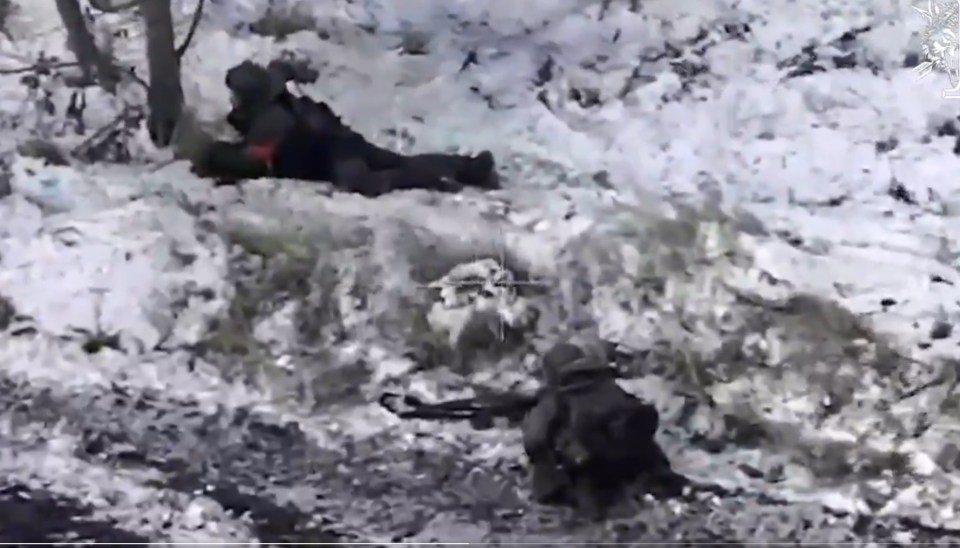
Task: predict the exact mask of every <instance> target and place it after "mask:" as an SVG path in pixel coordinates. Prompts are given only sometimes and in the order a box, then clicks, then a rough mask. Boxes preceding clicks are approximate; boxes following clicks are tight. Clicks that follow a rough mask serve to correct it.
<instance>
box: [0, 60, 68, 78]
mask: <svg viewBox="0 0 960 548" xmlns="http://www.w3.org/2000/svg"><path fill="white" fill-rule="evenodd" d="M79 65H80V63H79V62H77V61H60V62H57V63H44V64H40V63H36V64H33V65H30V66H29V67H20V68H15V69H2V70H0V75H3V74H23V73H24V72H36V71H38V70H42V69H58V68H66V67H76V66H79Z"/></svg>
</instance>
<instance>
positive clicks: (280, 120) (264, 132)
mask: <svg viewBox="0 0 960 548" xmlns="http://www.w3.org/2000/svg"><path fill="white" fill-rule="evenodd" d="M296 124H297V121H296V120H295V119H294V117H293V113H292V112H291V111H290V110H289V109H288V108H286V107H285V106H284V105H282V104H280V103H271V104H269V105H266V106H265V107H263V109H262V110H261V111H260V112H258V113H257V114H256V116H252V117H251V119H250V121H249V128H248V130H247V132H246V133H245V143H246V153H247V155H249V156H250V157H252V158H255V159H257V160H259V161H261V162H264V163H265V164H266V165H271V164H273V161H274V160H275V157H276V153H277V148H278V147H279V146H280V143H281V142H283V140H284V139H286V138H287V137H289V136H290V135H291V134H292V133H293V131H294V129H295V127H296Z"/></svg>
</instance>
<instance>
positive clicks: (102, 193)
mask: <svg viewBox="0 0 960 548" xmlns="http://www.w3.org/2000/svg"><path fill="white" fill-rule="evenodd" d="M400 5H401V3H397V2H366V3H363V4H360V3H354V2H343V1H340V0H337V1H324V2H304V3H302V4H301V5H300V6H299V8H298V9H301V10H307V11H312V12H314V13H315V19H316V27H317V32H301V33H297V34H294V35H291V36H289V37H288V38H287V39H286V40H285V41H283V42H281V43H276V42H275V41H273V40H272V39H268V38H264V37H258V36H249V35H244V33H238V32H233V31H231V32H228V29H229V28H230V27H231V24H230V23H231V21H236V20H252V19H254V18H256V17H257V16H258V15H259V14H260V13H259V11H258V10H262V9H263V6H260V7H257V6H253V5H251V6H246V7H244V9H238V8H237V7H236V6H235V5H234V4H233V3H230V4H228V3H226V2H211V7H210V12H209V15H210V17H208V20H207V21H206V22H205V24H204V26H203V28H202V31H201V32H200V33H199V35H198V36H197V38H196V39H195V42H194V45H193V47H192V48H191V50H190V52H189V53H188V54H187V56H186V58H185V60H184V70H183V77H184V88H185V92H186V95H187V100H188V103H189V104H190V105H191V107H192V108H193V109H195V110H196V112H197V114H198V117H199V118H200V119H201V120H202V121H203V122H206V123H208V124H210V125H211V126H212V127H222V124H220V126H218V124H219V122H218V120H219V118H221V117H222V116H223V115H224V114H225V112H226V109H227V108H228V105H229V101H228V96H227V91H226V89H225V88H224V87H223V86H222V84H221V83H222V78H223V73H224V71H225V69H226V68H227V67H229V66H230V65H232V64H234V63H236V62H239V61H241V60H243V59H246V58H252V59H255V60H260V61H266V60H269V59H270V58H272V57H273V56H274V55H276V54H277V53H278V52H279V51H281V50H283V49H289V50H294V51H296V52H298V53H299V54H300V55H303V56H306V57H309V58H310V59H311V60H312V61H313V63H314V65H315V66H316V67H317V68H318V69H320V72H321V77H320V79H319V81H318V82H317V83H316V84H315V85H312V86H307V87H305V88H304V91H305V92H307V93H310V94H311V95H313V96H315V97H317V98H318V99H323V100H327V101H329V102H331V104H332V105H333V106H334V108H335V109H337V110H338V111H339V112H341V113H342V115H343V116H344V118H345V120H347V121H348V122H349V123H350V124H351V125H353V126H354V127H356V128H357V129H359V130H361V131H363V132H364V133H365V134H367V135H369V136H371V138H372V139H373V140H375V141H377V142H379V143H380V144H383V145H388V146H392V147H394V148H397V149H400V150H404V151H429V150H437V149H441V150H443V149H454V148H460V149H461V150H469V151H478V150H480V149H484V148H486V149H490V150H492V151H493V152H494V153H495V154H496V156H497V158H498V161H499V163H500V165H501V166H502V168H503V172H504V174H505V179H506V182H505V188H504V189H503V190H502V191H497V192H494V193H490V194H488V195H479V194H475V193H466V194H464V195H462V196H448V195H443V196H437V195H430V194H429V193H426V192H421V191H415V192H408V193H400V194H394V195H390V196H385V197H382V198H379V199H376V200H369V199H366V198H362V197H358V196H349V195H341V194H335V193H332V192H331V191H330V189H329V188H327V187H326V186H325V185H316V184H305V183H298V182H290V181H283V182H280V181H259V182H256V183H250V184H248V185H246V187H245V188H244V189H243V190H240V191H238V190H236V189H213V188H211V187H210V185H209V184H208V183H207V182H204V181H201V180H197V179H196V178H195V177H193V176H192V175H190V174H189V171H188V169H187V166H185V165H183V164H182V163H174V164H171V165H167V166H166V167H163V168H161V169H157V170H154V169H152V168H149V167H148V168H144V167H136V166H108V165H97V166H85V167H71V168H51V167H44V166H42V165H40V164H39V163H38V162H37V161H35V160H32V159H29V158H21V157H14V158H13V160H12V165H11V171H12V187H13V189H14V192H13V194H12V195H10V196H8V197H6V198H3V199H2V200H0V210H2V212H0V215H2V219H3V222H2V224H0V295H3V296H4V297H6V298H7V299H9V301H10V302H11V303H12V305H13V307H14V308H15V309H16V311H17V313H18V314H19V315H20V316H21V317H16V318H14V319H13V321H12V322H11V323H10V325H9V326H8V328H7V330H6V333H5V334H3V335H2V336H0V341H2V343H0V354H2V358H0V363H2V364H3V369H2V382H3V383H4V386H5V388H4V390H3V391H2V392H3V394H4V395H3V396H2V397H0V402H2V409H3V410H4V412H3V413H0V416H3V417H5V419H4V421H3V430H2V431H3V438H4V442H3V443H4V445H3V451H4V453H3V458H0V470H2V471H3V472H2V473H3V474H4V476H5V477H6V478H7V481H8V483H11V484H13V483H15V484H17V485H20V486H22V489H27V490H34V491H38V492H39V491H40V490H42V491H45V492H47V493H54V494H56V495H58V496H61V497H64V498H65V499H71V500H74V501H76V502H75V505H76V506H78V507H79V506H80V505H82V504H85V505H89V506H91V507H92V508H93V510H85V511H92V513H93V516H94V517H98V518H100V519H101V521H103V522H115V525H116V527H117V528H119V529H123V530H124V531H127V532H129V533H132V534H137V535H143V537H144V538H150V539H159V540H170V541H193V540H209V541H228V540H248V539H252V538H260V539H273V540H278V539H283V538H286V539H293V540H298V539H304V538H314V539H315V538H320V535H323V534H327V533H324V531H335V532H337V534H341V535H347V537H348V538H359V539H363V540H373V541H387V540H391V539H393V540H398V541H399V540H402V541H409V542H417V541H429V540H442V541H506V540H513V541H527V542H536V541H541V540H542V541H545V542H556V541H559V540H590V541H596V540H597V539H607V540H620V541H641V540H647V541H654V540H664V536H665V535H669V538H672V539H676V540H681V539H682V540H727V541H756V540H759V539H762V540H771V541H775V540H804V541H810V542H839V541H864V542H865V541H869V540H872V541H876V542H881V541H897V542H910V541H911V540H922V539H927V538H932V537H931V535H935V534H937V533H935V532H933V531H934V530H945V531H951V530H958V529H960V521H958V520H960V518H957V516H956V512H957V511H960V479H958V478H960V476H958V475H957V468H958V467H960V460H958V459H960V450H958V449H957V447H958V446H957V444H956V443H955V442H953V441H952V433H954V432H956V431H957V430H958V428H960V406H958V405H957V403H958V400H957V395H956V393H955V390H954V388H955V384H956V382H955V381H956V379H957V373H956V372H955V369H954V364H955V363H956V362H955V359H956V358H957V357H958V356H957V354H958V350H957V346H958V344H957V340H956V338H955V336H953V335H954V333H952V332H951V331H950V330H949V329H946V328H945V327H943V326H944V325H952V322H954V321H955V320H956V316H957V311H956V306H957V303H958V302H960V295H958V290H957V289H956V287H957V283H960V276H958V270H957V268H958V265H957V260H958V257H960V241H958V237H957V236H956V234H958V233H960V220H958V218H957V215H958V214H960V186H958V185H956V184H954V178H953V177H951V175H953V174H954V173H955V172H957V170H958V168H960V159H958V156H957V155H955V154H954V152H953V149H954V145H955V142H956V136H955V134H956V133H957V129H958V128H957V127H956V126H953V130H952V132H951V129H950V128H949V127H947V125H948V124H950V123H956V116H957V114H958V112H957V110H958V104H957V103H952V102H950V101H946V100H942V99H940V90H941V89H942V88H943V87H944V86H945V85H946V83H947V82H946V78H945V77H937V78H935V77H928V78H927V79H924V80H918V78H917V76H916V74H915V73H914V72H913V71H912V70H911V69H910V68H909V67H906V66H904V64H905V60H906V58H907V57H908V54H909V53H911V52H912V53H916V52H917V51H918V50H919V48H918V44H917V42H916V40H917V33H918V32H919V31H920V29H921V25H922V19H921V18H920V17H919V15H917V14H916V13H915V12H913V10H911V9H910V6H909V5H907V4H906V3H897V2H891V3H888V4H876V3H873V4H871V3H864V2H849V3H843V2H839V3H838V2H836V1H833V2H829V3H828V2H822V3H818V2H811V1H808V2H802V3H795V2H787V1H781V0H778V1H770V0H767V1H763V2H761V1H752V0H750V1H748V0H743V1H737V2H734V1H730V0H717V1H713V2H708V1H700V2H697V6H696V7H697V9H696V10H692V9H689V8H688V7H687V6H686V5H685V4H684V3H682V2H675V1H669V0H646V1H644V2H641V3H640V7H639V11H638V12H636V13H634V12H631V11H629V3H628V2H622V1H616V2H611V3H610V5H609V6H608V7H606V8H605V7H604V6H603V5H602V4H601V3H599V2H586V1H582V0H581V1H570V0H551V1H550V2H542V3H541V2H537V1H534V0H528V1H526V2H506V1H504V0H493V1H489V2H466V1H450V2H436V1H435V0H405V1H404V2H403V3H402V9H400V8H398V6H400ZM192 8H193V5H192V3H189V2H185V3H184V5H183V6H182V11H183V13H184V17H188V15H189V12H190V11H191V10H192ZM247 8H249V9H247ZM604 10H605V11H604ZM601 12H604V13H603V15H602V16H601ZM304 13H305V12H304ZM117 24H119V23H117ZM10 27H11V33H12V34H13V35H14V38H17V40H15V41H14V42H12V43H11V42H4V43H3V44H2V48H0V53H2V57H4V58H10V59H12V61H10V64H11V66H21V65H22V64H29V63H30V62H31V60H32V59H34V58H35V57H36V55H37V54H38V53H39V52H40V51H44V52H46V53H47V54H53V53H55V52H59V51H62V49H63V47H62V46H63V36H62V34H61V33H60V32H59V31H57V28H58V24H57V19H56V13H55V10H54V7H53V6H52V3H50V2H30V3H24V5H23V6H22V7H21V11H20V13H19V14H18V15H17V16H16V18H15V20H13V21H12V22H11V23H10ZM864 27H869V28H870V30H867V31H863V32H860V30H859V29H862V28H864ZM27 29H29V32H27ZM42 29H50V30H49V31H48V32H41V30H42ZM132 29H133V30H132V32H131V33H130V36H131V37H130V38H127V39H118V40H117V42H116V43H115V50H116V51H117V52H118V55H119V56H120V57H121V58H123V59H134V60H136V59H142V47H141V44H140V40H138V38H139V35H138V32H136V28H135V26H134V27H132ZM182 32H183V31H181V34H182ZM847 32H851V33H852V34H851V35H850V36H849V37H844V34H845V33H847ZM412 37H420V38H421V39H424V40H425V41H426V45H425V48H424V49H425V53H424V54H421V55H401V54H400V53H399V45H401V44H402V43H409V42H410V41H411V40H413V39H414V38H412ZM424 37H425V38H424ZM806 46H813V48H812V50H806V52H805V47H806ZM811 51H812V52H813V53H811ZM471 52H473V56H474V57H475V59H474V60H475V62H474V63H470V64H469V66H467V67H465V68H464V69H463V70H462V71H461V67H462V66H463V65H464V64H465V63H464V62H465V60H466V59H467V58H468V57H469V56H471ZM141 64H142V63H141ZM811 64H817V65H819V66H820V67H822V68H823V69H825V70H820V71H818V70H806V72H809V73H810V74H796V72H797V71H801V72H802V71H804V69H810V66H811ZM847 66H849V67H850V68H844V67H847ZM0 78H6V79H7V80H3V81H2V83H0V101H2V102H3V104H4V111H5V112H18V111H19V109H20V108H21V107H22V106H23V105H24V104H25V94H26V90H24V89H23V88H22V87H21V86H19V85H18V84H17V78H18V76H2V77H0ZM64 93H66V92H64V91H57V92H56V94H55V97H54V99H55V102H57V101H59V104H63V102H64V101H65V100H66V96H65V95H63V94H64ZM115 102H116V101H115V100H109V99H107V98H104V97H99V96H97V94H96V93H95V92H91V93H90V94H89V97H88V103H89V104H90V107H89V109H88V111H89V112H88V114H89V120H88V122H89V124H90V126H91V127H97V126H98V124H102V123H105V122H107V121H108V120H110V119H111V118H112V117H113V116H114V113H115V112H116V111H117V108H118V105H117V104H112V103H115ZM584 105H586V106H584ZM48 125H49V124H48ZM43 127H47V126H43ZM951 133H952V134H951ZM22 137H23V133H22V131H21V132H9V133H8V135H7V141H9V142H8V143H6V144H5V147H6V148H5V150H10V149H12V148H13V145H14V144H15V140H16V139H18V138H22ZM64 139H67V140H69V139H75V138H73V137H69V138H64ZM140 141H143V142H144V143H145V142H146V139H145V138H143V137H142V136H141V137H140ZM141 149H142V150H140V151H139V152H138V154H140V155H141V156H143V157H151V158H162V156H163V153H161V152H156V151H150V149H149V146H147V145H145V144H144V145H143V146H142V147H141ZM888 149H889V150H888ZM892 186H894V187H897V186H899V187H900V188H901V189H902V192H900V195H908V196H909V197H910V199H908V200H903V199H900V200H898V199H895V198H894V197H893V196H891V192H890V189H891V187H892ZM908 202H910V203H908ZM501 253H502V254H503V255H504V256H505V257H506V258H507V262H508V265H509V266H510V267H511V268H513V269H514V270H516V271H518V272H523V273H525V274H527V275H529V276H531V277H533V278H535V279H536V280H538V281H537V283H538V284H542V285H540V286H538V287H534V288H533V289H531V290H528V291H526V292H522V293H524V295H523V298H524V299H525V300H524V301H523V302H526V303H528V304H529V305H530V306H533V307H536V308H537V309H538V310H539V311H540V324H539V326H538V327H537V329H536V331H535V332H533V333H527V339H526V342H525V343H522V344H520V345H519V347H517V348H510V349H507V350H505V351H504V355H502V356H500V358H501V359H499V360H497V359H496V358H497V357H496V356H494V357H491V356H481V357H479V358H476V359H469V356H468V357H465V355H466V354H468V353H467V352H465V351H464V352H456V351H450V349H448V348H447V349H445V347H446V346H447V344H446V341H447V340H448V338H447V337H448V334H447V333H445V332H442V331H440V332H438V331H437V325H436V324H437V321H439V320H437V318H438V317H442V316H443V314H437V313H434V314H428V313H427V312H428V311H429V310H431V307H434V304H433V301H432V300H431V299H432V298H433V294H432V292H431V291H430V290H429V288H428V287H427V285H428V284H429V283H430V282H432V281H434V280H436V279H438V278H440V277H441V276H442V275H443V274H445V273H447V271H449V270H450V269H451V268H452V267H453V266H455V265H456V264H459V263H463V262H465V261H468V260H470V259H471V257H473V256H484V257H498V256H500V254H501ZM545 287H548V288H550V289H549V290H547V289H544V288H545ZM583 295H587V296H588V297H589V298H588V299H587V300H586V302H583V299H581V297H582V296H583ZM433 310H437V309H436V308H435V307H434V308H433ZM583 318H589V319H590V320H592V321H593V322H595V323H596V324H597V329H598V331H599V335H600V336H601V337H602V338H603V339H605V340H607V341H612V342H615V343H618V345H619V350H620V354H621V356H622V357H623V361H624V362H625V363H623V364H621V365H622V366H624V367H625V368H627V369H629V370H630V371H631V372H632V373H633V377H634V378H633V379H631V380H629V381H627V382H626V383H625V385H626V386H628V387H629V388H630V389H631V390H635V391H636V392H638V393H640V394H643V395H644V396H646V397H647V398H649V399H651V400H652V401H654V402H656V403H657V405H658V408H659V409H660V411H661V414H662V416H663V421H662V422H663V424H664V429H663V433H662V440H663V443H664V445H665V446H666V447H667V449H668V454H670V455H671V457H672V459H673V460H674V462H675V466H676V467H677V469H678V470H679V471H681V472H683V473H685V474H688V475H690V476H691V477H693V478H695V479H696V480H698V481H699V482H701V483H705V484H714V485H717V486H719V487H722V488H723V490H725V492H726V495H724V496H718V497H717V498H715V499H696V500H688V501H686V502H683V503H679V502H676V501H673V502H662V501H661V502H651V501H649V500H647V501H639V502H637V503H636V504H635V505H632V506H630V508H629V509H623V510H622V512H621V515H619V516H618V517H616V518H615V519H614V520H612V521H611V522H610V523H608V524H607V526H606V527H605V528H603V530H602V531H601V530H598V528H597V526H594V525H588V524H582V523H579V522H577V521H576V520H574V519H573V518H572V517H571V516H569V515H566V514H564V513H562V512H558V511H555V510H550V509H541V508H536V507H534V506H532V505H531V504H530V503H529V502H527V501H526V499H525V494H524V493H525V483H524V480H523V476H522V472H520V471H518V469H517V464H519V463H521V462H522V459H521V457H520V449H519V445H518V444H517V434H516V433H515V432H509V431H503V430H493V431H483V432H474V431H471V430H470V429H468V428H466V427H464V426H462V425H439V426H438V425H423V424H415V423H398V422H397V420H396V419H395V418H393V417H390V416H387V415H386V414H384V413H383V412H382V411H381V410H380V409H378V408H377V407H376V406H375V405H374V404H371V403H370V402H372V401H374V400H375V395H376V394H377V392H378V391H379V390H381V389H383V388H384V387H388V386H390V387H395V386H403V387H405V388H408V389H411V390H418V391H421V392H426V393H427V394H428V395H430V396H432V397H446V396H447V395H450V394H457V393H462V392H464V391H469V390H470V387H471V386H474V385H481V384H482V385H489V386H494V387H498V388H504V387H508V386H509V387H517V386H521V387H527V388H529V386H530V381H529V378H530V376H531V371H532V370H533V365H534V364H533V361H534V355H535V352H534V351H535V350H537V349H542V347H543V345H544V344H547V343H548V342H549V340H551V337H552V336H553V335H555V334H556V333H557V331H558V330H559V329H561V326H563V325H564V324H567V323H569V321H571V320H582V319H583ZM935 327H936V329H934V328H935ZM934 331H939V332H940V333H937V334H936V335H937V336H936V337H934V336H933V332H934ZM107 335H117V338H118V340H117V341H111V346H113V347H115V348H112V349H111V348H106V349H104V350H103V351H101V352H98V353H93V354H91V353H88V352H86V351H85V350H84V349H83V348H82V346H83V344H84V342H88V341H90V340H91V339H105V338H108V337H106V336H107ZM941 335H942V336H941ZM113 342H115V343H116V344H112V343H113ZM457 344H459V343H457ZM460 350H464V349H463V348H460ZM426 359H434V360H437V361H440V362H443V363H445V364H452V363H454V362H457V363H456V366H455V367H453V368H446V367H441V368H432V369H431V368H426V370H424V368H422V367H418V366H417V364H416V363H415V361H417V360H419V361H424V360H426ZM78 511H79V510H78ZM844 513H846V514H847V515H846V516H841V514H844ZM307 516H312V518H313V519H312V521H311V519H308V517H307ZM478 516H479V517H478ZM838 516H840V517H838ZM868 517H871V518H872V521H871V519H867V518H868ZM308 522H310V523H308ZM465 523H469V524H470V525H469V526H466V525H464V524H465ZM277 524H280V525H277ZM0 530H2V526H0ZM91 534H92V533H91ZM943 534H947V533H943ZM284 535H286V536H284ZM297 535H300V536H297ZM918 535H919V536H918ZM924 535H927V536H924Z"/></svg>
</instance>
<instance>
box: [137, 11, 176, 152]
mask: <svg viewBox="0 0 960 548" xmlns="http://www.w3.org/2000/svg"><path fill="white" fill-rule="evenodd" d="M140 13H141V15H142V16H143V22H144V24H145V26H146V27H147V64H148V66H149V69H150V90H149V92H148V93H147V102H148V104H149V107H150V117H149V119H148V121H147V127H148V129H149V131H150V139H151V140H153V142H154V144H156V145H157V146H161V147H165V146H167V145H169V144H170V140H171V139H172V138H173V131H174V129H175V127H176V125H177V120H178V119H179V117H180V111H181V110H182V109H183V88H182V87H181V85H180V60H179V59H178V58H177V54H176V49H175V48H176V46H175V44H174V39H175V37H174V32H173V15H172V14H171V12H170V0H140Z"/></svg>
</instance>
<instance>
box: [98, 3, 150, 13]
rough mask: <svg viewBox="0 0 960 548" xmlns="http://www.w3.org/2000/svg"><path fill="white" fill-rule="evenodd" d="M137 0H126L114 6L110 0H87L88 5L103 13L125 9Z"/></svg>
mask: <svg viewBox="0 0 960 548" xmlns="http://www.w3.org/2000/svg"><path fill="white" fill-rule="evenodd" d="M137 1H138V0H127V1H126V2H123V3H121V4H120V5H117V6H114V5H113V4H111V2H110V0H89V4H90V7H91V8H93V9H95V10H97V11H100V12H103V13H117V12H121V11H126V10H128V9H130V8H132V7H134V6H136V5H137Z"/></svg>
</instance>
